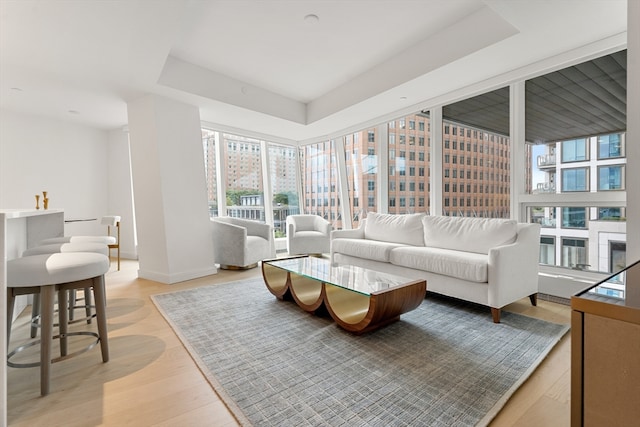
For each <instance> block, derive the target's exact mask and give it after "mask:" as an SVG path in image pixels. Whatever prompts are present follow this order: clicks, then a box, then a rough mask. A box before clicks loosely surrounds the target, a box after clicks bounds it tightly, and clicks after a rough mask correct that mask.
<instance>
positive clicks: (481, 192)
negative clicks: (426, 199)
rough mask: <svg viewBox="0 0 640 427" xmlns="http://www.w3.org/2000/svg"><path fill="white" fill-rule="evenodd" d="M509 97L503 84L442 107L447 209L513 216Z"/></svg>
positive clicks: (458, 212) (449, 211)
mask: <svg viewBox="0 0 640 427" xmlns="http://www.w3.org/2000/svg"><path fill="white" fill-rule="evenodd" d="M508 97H509V91H508V88H501V89H497V90H495V91H492V92H489V93H486V94H482V95H478V96H476V97H473V98H470V99H466V100H462V101H459V102H457V103H454V104H450V105H446V106H445V107H443V115H444V120H443V124H442V126H443V130H442V138H443V141H442V144H443V146H442V174H443V176H442V178H443V179H442V182H443V189H442V198H443V199H442V206H443V214H444V215H450V216H470V217H484V218H509V217H510V215H511V212H510V191H511V190H510V188H511V141H510V138H509V136H508V134H509V127H508V123H509V100H508ZM478 110H482V114H481V115H480V114H478V113H477V112H478Z"/></svg>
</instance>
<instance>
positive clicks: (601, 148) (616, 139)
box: [598, 133, 624, 159]
mask: <svg viewBox="0 0 640 427" xmlns="http://www.w3.org/2000/svg"><path fill="white" fill-rule="evenodd" d="M613 157H624V148H623V145H622V134H619V133H614V134H611V135H600V136H599V137H598V158H599V159H610V158H613Z"/></svg>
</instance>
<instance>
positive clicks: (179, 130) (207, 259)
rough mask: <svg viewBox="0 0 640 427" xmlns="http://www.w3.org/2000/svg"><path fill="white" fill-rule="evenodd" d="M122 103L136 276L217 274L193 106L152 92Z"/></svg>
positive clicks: (176, 278) (162, 278)
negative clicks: (135, 242)
mask: <svg viewBox="0 0 640 427" xmlns="http://www.w3.org/2000/svg"><path fill="white" fill-rule="evenodd" d="M127 107H128V115H129V139H130V144H131V169H132V177H133V194H134V197H133V198H134V206H135V217H136V229H137V236H138V259H139V265H140V269H139V271H138V276H139V277H142V278H145V279H151V280H155V281H158V282H162V283H176V282H181V281H185V280H189V279H194V278H197V277H202V276H206V275H210V274H214V273H216V272H217V269H216V267H215V263H214V262H215V261H214V253H213V236H212V232H211V224H210V220H209V211H208V205H207V191H206V178H205V170H204V152H203V148H202V134H201V130H200V112H199V110H198V108H197V107H194V106H192V105H187V104H183V103H180V102H176V101H173V100H169V99H166V98H163V97H160V96H157V95H147V96H145V97H143V98H140V99H137V100H135V101H132V102H130V103H129V104H128V106H127Z"/></svg>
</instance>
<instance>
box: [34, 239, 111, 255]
mask: <svg viewBox="0 0 640 427" xmlns="http://www.w3.org/2000/svg"><path fill="white" fill-rule="evenodd" d="M108 245H109V244H108V243H101V242H73V243H72V242H68V243H66V242H62V243H49V244H46V245H40V246H35V247H33V248H30V249H27V250H26V251H24V252H22V256H23V257H25V256H33V255H42V254H56V253H65V252H95V253H97V254H102V255H106V256H108V255H109V246H108Z"/></svg>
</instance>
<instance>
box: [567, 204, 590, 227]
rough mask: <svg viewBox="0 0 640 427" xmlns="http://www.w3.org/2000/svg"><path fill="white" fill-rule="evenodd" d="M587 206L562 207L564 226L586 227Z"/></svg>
mask: <svg viewBox="0 0 640 427" xmlns="http://www.w3.org/2000/svg"><path fill="white" fill-rule="evenodd" d="M586 226H587V209H586V208H562V228H586Z"/></svg>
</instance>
